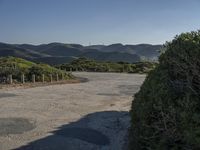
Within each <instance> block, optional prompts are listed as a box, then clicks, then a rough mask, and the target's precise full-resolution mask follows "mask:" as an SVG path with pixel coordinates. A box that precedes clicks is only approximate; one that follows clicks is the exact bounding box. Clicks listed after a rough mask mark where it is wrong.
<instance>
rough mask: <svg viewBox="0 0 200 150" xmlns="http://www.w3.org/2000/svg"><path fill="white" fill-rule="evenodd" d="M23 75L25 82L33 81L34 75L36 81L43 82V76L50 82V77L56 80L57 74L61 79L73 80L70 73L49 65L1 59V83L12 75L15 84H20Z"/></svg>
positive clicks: (15, 59) (13, 58)
mask: <svg viewBox="0 0 200 150" xmlns="http://www.w3.org/2000/svg"><path fill="white" fill-rule="evenodd" d="M22 74H23V75H24V76H25V81H27V82H29V81H31V79H32V75H35V78H36V81H41V80H42V75H44V77H45V81H50V75H52V77H53V78H54V79H55V76H56V75H57V74H58V76H59V77H60V78H61V77H63V78H64V79H71V78H73V76H72V75H71V74H70V73H66V72H65V71H62V70H59V69H57V68H54V67H51V66H49V65H47V64H36V63H33V62H30V61H27V60H24V59H21V58H16V57H0V82H1V83H3V82H6V81H7V78H8V76H9V75H12V77H13V79H14V81H15V82H20V80H21V75H22Z"/></svg>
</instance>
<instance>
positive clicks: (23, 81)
mask: <svg viewBox="0 0 200 150" xmlns="http://www.w3.org/2000/svg"><path fill="white" fill-rule="evenodd" d="M21 82H22V84H24V83H25V80H24V74H22V75H21Z"/></svg>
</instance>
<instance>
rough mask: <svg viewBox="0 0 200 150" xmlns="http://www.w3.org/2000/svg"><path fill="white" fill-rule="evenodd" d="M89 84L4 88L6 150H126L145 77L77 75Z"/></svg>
mask: <svg viewBox="0 0 200 150" xmlns="http://www.w3.org/2000/svg"><path fill="white" fill-rule="evenodd" d="M74 75H76V76H79V77H84V78H88V82H84V83H76V84H62V85H50V86H43V87H34V88H28V89H7V90H6V89H4V90H0V150H123V149H124V138H125V137H126V134H127V129H128V127H129V121H130V118H129V113H128V111H129V110H130V106H131V101H132V95H133V94H134V93H135V92H137V91H138V90H139V88H140V86H141V84H142V82H143V81H144V79H145V75H139V74H120V73H118V74H117V73H86V72H82V73H74Z"/></svg>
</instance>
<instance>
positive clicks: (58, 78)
mask: <svg viewBox="0 0 200 150" xmlns="http://www.w3.org/2000/svg"><path fill="white" fill-rule="evenodd" d="M46 78H47V79H46ZM26 79H27V78H26V76H25V74H21V76H20V77H19V78H18V77H16V76H15V77H14V76H13V75H12V74H9V75H7V77H6V76H2V77H0V84H2V83H7V84H13V83H14V82H15V81H16V80H17V83H22V84H24V83H26V82H29V83H30V82H31V83H36V82H42V83H44V82H50V83H52V82H53V81H55V82H58V81H63V80H64V79H65V74H61V75H59V74H55V75H52V74H49V75H45V74H42V75H38V76H37V75H35V74H32V75H29V77H28V81H27V80H26Z"/></svg>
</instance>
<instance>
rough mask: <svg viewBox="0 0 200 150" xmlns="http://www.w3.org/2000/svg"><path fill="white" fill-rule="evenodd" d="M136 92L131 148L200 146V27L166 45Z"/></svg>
mask: <svg viewBox="0 0 200 150" xmlns="http://www.w3.org/2000/svg"><path fill="white" fill-rule="evenodd" d="M159 62H160V63H159V65H158V66H157V67H156V68H155V70H153V71H151V72H150V73H149V75H148V77H147V78H146V80H145V82H144V83H143V85H142V87H141V89H140V91H139V92H138V93H137V94H136V95H135V98H134V100H133V102H132V110H131V118H132V120H131V128H130V139H129V147H130V150H199V149H200V31H197V32H191V33H183V34H181V35H179V36H176V37H175V39H174V40H173V41H172V42H168V43H166V45H165V52H164V53H163V54H162V55H161V56H160V59H159Z"/></svg>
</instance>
